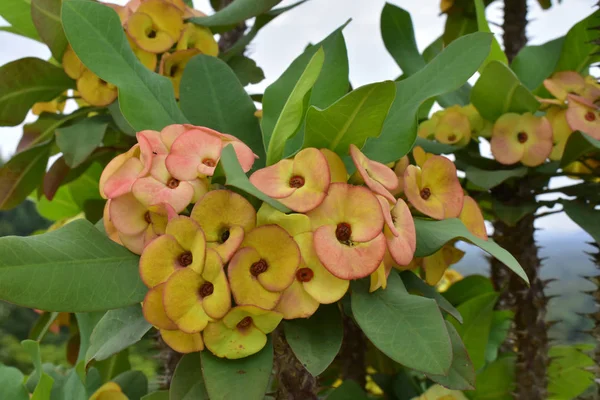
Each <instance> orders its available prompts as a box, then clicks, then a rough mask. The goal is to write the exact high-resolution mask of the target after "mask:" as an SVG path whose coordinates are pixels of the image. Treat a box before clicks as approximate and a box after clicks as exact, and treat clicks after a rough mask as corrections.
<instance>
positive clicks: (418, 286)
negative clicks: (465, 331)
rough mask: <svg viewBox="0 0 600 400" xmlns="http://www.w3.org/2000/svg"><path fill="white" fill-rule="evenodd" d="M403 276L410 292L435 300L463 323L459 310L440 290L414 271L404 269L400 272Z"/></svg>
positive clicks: (403, 280)
mask: <svg viewBox="0 0 600 400" xmlns="http://www.w3.org/2000/svg"><path fill="white" fill-rule="evenodd" d="M400 277H401V278H402V282H404V286H405V287H406V290H408V292H409V293H410V294H416V295H419V296H425V297H428V298H430V299H433V300H435V302H436V303H437V304H438V307H440V308H441V309H442V310H444V311H446V312H447V313H448V314H450V315H452V316H453V317H454V318H456V320H457V321H458V322H460V323H462V316H461V315H460V313H459V312H458V310H457V309H456V308H454V306H453V305H452V304H450V302H449V301H448V300H446V298H445V297H444V296H442V294H441V293H440V292H438V291H437V290H436V289H435V288H434V287H431V286H429V285H428V284H426V283H425V282H424V281H423V280H422V279H421V278H419V277H418V276H417V275H415V273H414V272H412V271H404V272H402V273H401V274H400Z"/></svg>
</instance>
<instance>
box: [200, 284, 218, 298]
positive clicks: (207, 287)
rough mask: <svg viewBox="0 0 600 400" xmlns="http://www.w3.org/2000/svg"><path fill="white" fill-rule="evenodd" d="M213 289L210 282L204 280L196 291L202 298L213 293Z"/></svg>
mask: <svg viewBox="0 0 600 400" xmlns="http://www.w3.org/2000/svg"><path fill="white" fill-rule="evenodd" d="M214 289H215V287H214V286H213V284H212V283H210V282H206V283H205V284H204V285H202V286H200V290H199V291H198V293H199V294H200V297H202V298H204V297H206V296H210V295H211V294H213V291H214Z"/></svg>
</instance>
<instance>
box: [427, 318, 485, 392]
mask: <svg viewBox="0 0 600 400" xmlns="http://www.w3.org/2000/svg"><path fill="white" fill-rule="evenodd" d="M446 328H447V329H448V334H449V335H450V340H451V341H452V365H451V366H450V370H449V371H448V373H447V374H446V375H427V376H428V377H429V379H431V380H432V381H434V382H437V383H439V384H440V385H442V386H444V387H447V388H448V389H454V390H473V389H474V388H475V369H474V368H473V363H472V362H471V359H470V358H469V353H467V349H466V348H465V345H464V344H463V342H462V340H461V338H460V336H459V334H458V332H457V331H456V329H455V328H454V326H452V324H451V323H450V322H448V321H446Z"/></svg>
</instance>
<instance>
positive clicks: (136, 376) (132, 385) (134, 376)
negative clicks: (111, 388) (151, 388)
mask: <svg viewBox="0 0 600 400" xmlns="http://www.w3.org/2000/svg"><path fill="white" fill-rule="evenodd" d="M113 382H115V383H117V384H118V385H119V386H121V389H123V394H125V395H126V396H127V398H128V399H129V400H140V399H141V398H142V397H143V396H145V395H146V394H147V393H148V378H146V375H144V374H143V373H142V372H141V371H126V372H123V373H122V374H121V375H119V376H117V377H116V378H115V379H113Z"/></svg>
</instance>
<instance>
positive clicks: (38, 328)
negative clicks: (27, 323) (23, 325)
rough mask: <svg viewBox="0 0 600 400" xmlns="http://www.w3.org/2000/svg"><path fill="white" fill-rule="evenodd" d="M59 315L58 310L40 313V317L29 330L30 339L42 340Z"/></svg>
mask: <svg viewBox="0 0 600 400" xmlns="http://www.w3.org/2000/svg"><path fill="white" fill-rule="evenodd" d="M58 315H59V313H57V312H44V313H42V315H40V316H39V318H38V319H37V320H36V321H35V324H34V325H33V327H32V328H31V331H30V332H29V339H31V340H35V341H38V342H40V341H41V340H42V339H43V338H44V336H46V333H47V332H48V329H49V328H50V326H51V325H52V324H53V323H54V321H56V318H57V317H58Z"/></svg>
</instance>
